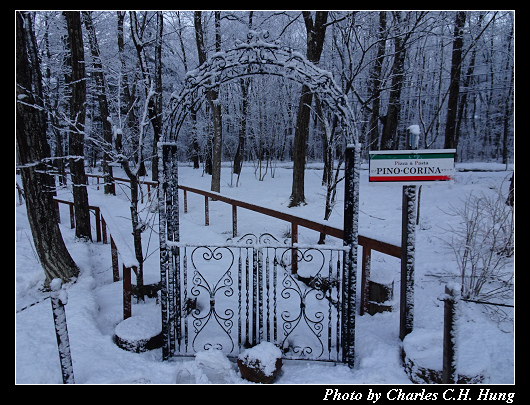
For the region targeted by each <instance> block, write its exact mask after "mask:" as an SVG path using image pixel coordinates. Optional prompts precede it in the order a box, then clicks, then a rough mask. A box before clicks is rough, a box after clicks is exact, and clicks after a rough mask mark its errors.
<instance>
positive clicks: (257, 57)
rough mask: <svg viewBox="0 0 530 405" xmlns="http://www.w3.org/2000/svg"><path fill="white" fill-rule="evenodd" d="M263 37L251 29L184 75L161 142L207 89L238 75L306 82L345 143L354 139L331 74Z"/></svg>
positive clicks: (172, 133) (345, 103)
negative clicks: (343, 135) (334, 119)
mask: <svg viewBox="0 0 530 405" xmlns="http://www.w3.org/2000/svg"><path fill="white" fill-rule="evenodd" d="M267 38H268V33H267V32H266V31H262V32H256V31H251V32H250V33H249V35H248V39H249V42H241V41H238V42H237V43H236V46H235V47H234V48H232V49H230V50H228V51H225V52H216V53H214V54H213V55H212V56H211V57H210V58H209V59H208V61H206V62H205V63H204V64H202V65H201V66H200V67H198V68H197V69H195V70H192V71H190V72H188V73H187V74H186V79H185V84H184V88H183V89H182V90H181V91H180V93H178V94H177V93H174V94H173V95H172V96H171V100H170V112H169V114H168V118H167V120H166V126H165V129H166V130H165V141H174V140H176V139H177V137H178V134H179V132H180V129H181V127H182V124H183V122H184V120H185V118H186V116H187V115H188V113H189V112H190V111H192V110H197V109H198V108H199V106H200V105H201V104H202V102H203V101H204V99H205V98H206V93H207V92H208V91H209V90H211V89H214V88H217V87H219V86H220V85H221V84H223V83H227V82H230V81H233V80H236V79H238V78H242V77H247V76H252V75H270V76H280V77H284V78H286V79H289V80H293V81H295V82H298V83H300V84H305V85H307V86H308V87H309V89H310V90H311V92H313V93H314V94H317V96H318V97H319V99H320V101H322V102H323V103H324V104H325V105H326V106H328V107H329V108H330V110H331V111H333V112H334V113H335V114H336V115H337V117H338V118H339V120H340V122H341V123H342V125H343V127H344V128H345V130H346V131H345V132H346V136H347V140H348V143H357V142H358V137H357V135H356V132H355V125H354V116H353V113H352V110H351V108H350V106H349V104H348V100H347V98H346V96H345V95H344V94H343V93H342V91H341V90H340V89H339V88H338V87H337V85H336V84H335V82H334V80H333V76H332V74H331V73H330V72H328V71H326V70H323V69H320V68H318V67H317V66H315V65H314V64H313V63H311V62H310V61H309V60H307V58H306V57H305V56H304V55H302V54H301V53H299V52H295V51H293V50H292V49H289V48H286V47H282V46H281V45H279V44H278V43H270V42H266V39H267Z"/></svg>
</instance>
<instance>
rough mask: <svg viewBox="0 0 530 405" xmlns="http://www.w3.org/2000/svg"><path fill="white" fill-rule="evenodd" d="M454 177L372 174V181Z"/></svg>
mask: <svg viewBox="0 0 530 405" xmlns="http://www.w3.org/2000/svg"><path fill="white" fill-rule="evenodd" d="M452 179H453V178H452V177H451V176H370V181H436V180H452Z"/></svg>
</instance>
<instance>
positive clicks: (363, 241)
mask: <svg viewBox="0 0 530 405" xmlns="http://www.w3.org/2000/svg"><path fill="white" fill-rule="evenodd" d="M86 177H87V183H88V178H95V179H96V185H98V189H99V184H102V183H100V179H102V180H103V179H104V176H102V175H97V174H87V175H86ZM114 181H120V182H125V183H129V182H130V181H129V179H124V178H119V177H114ZM139 184H140V185H142V184H145V185H146V186H147V193H148V198H149V199H151V197H152V195H151V191H152V189H153V188H154V187H156V186H157V185H158V182H155V181H149V180H144V181H141V182H139ZM179 188H180V189H181V190H182V191H183V192H184V213H187V212H188V192H189V193H194V194H198V195H202V196H204V225H205V226H209V225H210V209H209V201H210V199H211V200H216V201H221V202H224V203H226V204H229V205H231V207H232V236H233V237H236V236H237V209H238V207H239V208H244V209H247V210H250V211H254V212H258V213H260V214H263V215H267V216H270V217H273V218H277V219H281V220H283V221H286V222H289V223H290V224H291V244H292V245H295V244H297V243H298V227H304V228H307V229H311V230H314V231H316V232H320V233H323V234H325V235H328V236H332V237H335V238H338V239H341V240H342V239H343V238H344V232H343V230H342V229H340V228H337V227H333V226H330V225H329V224H326V223H323V222H319V221H314V220H310V219H307V218H301V217H297V216H295V215H292V214H289V213H287V212H282V211H278V210H274V209H271V208H267V207H262V206H259V205H256V204H252V203H249V202H246V201H242V200H236V199H234V198H231V197H228V196H225V195H223V194H220V193H216V192H213V191H206V190H200V189H197V188H193V187H188V186H184V185H179ZM91 208H92V209H96V208H97V207H91ZM72 210H73V208H71V211H70V212H71V215H70V218H72V212H73V211H72ZM99 215H101V213H100V214H99ZM71 221H72V219H71ZM97 221H98V214H96V223H97ZM96 227H98V226H97V225H96ZM98 241H100V239H98ZM358 242H359V245H361V246H362V247H363V251H362V263H361V265H362V275H361V308H360V314H361V315H363V314H364V313H366V312H367V311H368V308H369V296H370V294H369V291H370V268H371V261H372V251H376V252H380V253H383V254H385V255H389V256H392V257H395V258H398V259H401V258H402V253H403V252H402V249H401V246H397V245H393V244H391V243H387V242H383V241H380V240H377V239H372V238H369V237H366V236H362V235H359V241H358ZM104 243H105V242H104ZM125 245H126V244H125ZM111 246H112V239H111ZM293 254H296V249H293ZM293 263H297V261H296V260H293ZM116 267H117V264H116ZM131 268H133V269H137V267H136V268H135V267H134V266H131V267H129V268H128V272H129V274H130V269H131ZM113 269H114V264H113ZM296 270H297V268H296V265H294V266H293V272H296ZM135 271H136V270H135ZM124 277H125V276H124Z"/></svg>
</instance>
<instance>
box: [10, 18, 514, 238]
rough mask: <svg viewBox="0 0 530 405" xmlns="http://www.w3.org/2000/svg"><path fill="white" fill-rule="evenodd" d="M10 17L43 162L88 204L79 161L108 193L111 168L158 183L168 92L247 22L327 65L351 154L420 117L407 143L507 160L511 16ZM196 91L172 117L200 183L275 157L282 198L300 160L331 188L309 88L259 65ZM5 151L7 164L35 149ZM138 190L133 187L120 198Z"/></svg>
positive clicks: (296, 187)
mask: <svg viewBox="0 0 530 405" xmlns="http://www.w3.org/2000/svg"><path fill="white" fill-rule="evenodd" d="M17 16H18V18H21V20H20V21H21V23H22V22H25V25H24V24H22V25H21V26H20V29H21V30H22V31H23V32H24V35H25V36H26V37H27V38H28V41H26V42H25V43H24V44H25V45H24V44H21V46H22V45H24V46H25V47H26V48H25V52H26V53H27V55H19V53H20V52H21V51H19V49H18V48H17V69H18V68H19V63H18V58H19V57H20V58H25V60H26V61H28V62H29V63H30V66H31V67H32V71H31V72H27V73H28V74H30V76H31V77H29V76H28V77H27V78H26V81H28V80H30V81H31V83H32V97H34V98H36V103H37V104H38V109H39V111H40V112H39V114H40V116H39V119H40V120H43V119H45V120H46V123H47V125H46V126H41V128H43V130H44V131H45V137H46V141H47V147H48V149H49V155H50V156H42V157H41V159H47V158H48V157H49V162H50V163H51V165H49V166H48V167H49V169H50V170H53V171H56V172H58V173H59V174H62V175H64V173H65V172H66V171H69V172H71V173H72V181H73V182H74V184H76V185H77V187H74V190H76V192H75V193H74V199H75V200H76V201H77V202H76V205H77V204H79V206H81V207H82V206H87V205H88V203H87V202H86V190H85V188H84V187H83V178H84V170H85V169H86V170H88V171H91V170H100V171H102V172H103V174H104V175H105V176H107V181H106V185H105V192H106V193H110V194H113V193H114V189H113V184H112V182H111V181H110V179H111V176H112V168H113V166H114V167H115V166H120V167H122V168H123V169H124V171H125V172H126V174H127V175H128V176H129V178H130V180H131V184H133V185H134V184H135V183H137V182H138V180H139V178H140V177H141V176H144V175H146V174H148V175H149V176H150V177H152V178H153V179H154V180H156V179H157V175H158V173H157V156H158V155H157V149H156V143H157V141H158V140H159V139H160V137H161V135H162V134H163V131H164V125H165V124H166V121H165V118H166V114H167V109H168V108H167V104H168V101H169V99H170V97H171V95H172V94H178V92H179V91H180V90H181V88H182V86H183V84H184V79H185V77H186V73H187V72H189V71H191V70H193V69H196V68H197V67H198V66H199V65H200V64H202V63H204V62H205V61H206V60H208V58H210V57H212V56H213V55H215V54H216V53H218V52H222V51H225V50H228V49H230V48H232V47H233V46H234V45H235V43H236V42H237V41H240V42H241V43H244V42H246V41H249V40H250V38H251V37H252V35H253V34H252V33H253V32H265V31H266V32H267V34H266V35H263V38H266V40H267V41H268V42H277V43H278V44H281V45H282V46H285V47H289V48H291V49H292V50H294V51H296V52H299V53H300V54H302V55H304V56H305V57H307V59H308V60H310V61H311V62H312V63H314V64H316V65H317V66H318V67H319V68H321V69H324V70H327V71H329V72H331V73H332V75H333V78H334V81H335V83H336V84H337V86H338V87H339V88H341V89H342V92H343V93H344V94H345V95H346V96H347V98H348V102H349V104H350V106H351V107H352V109H353V111H354V113H355V116H356V130H357V132H358V134H359V137H360V140H361V143H362V145H363V150H362V156H363V157H364V158H366V157H367V153H368V151H369V150H379V149H405V148H406V145H405V139H406V133H407V128H408V127H409V126H411V125H418V126H419V128H420V141H419V148H420V149H423V148H426V149H428V148H431V149H433V148H444V147H445V148H456V149H457V161H494V162H502V163H508V162H510V161H511V160H512V159H513V156H514V147H513V145H514V58H515V51H514V32H515V31H514V24H515V13H514V12H513V11H458V12H455V11H329V12H327V11H319V12H309V11H307V12H306V11H303V12H302V11H259V12H258V11H234V12H232V11H211V12H210V11H202V12H200V11H196V12H193V11H164V12H161V11H157V12H155V11H148V12H146V11H130V12H123V11H90V12H84V11H83V12H60V11H39V12H24V13H17ZM22 31H21V32H22ZM18 35H19V32H18V31H17V36H18ZM31 38H34V43H32V41H31ZM20 66H22V65H20ZM37 70H38V72H37ZM37 73H38V74H37ZM17 83H18V75H17ZM20 86H21V85H20V83H19V87H20ZM17 90H20V91H27V90H28V89H22V88H20V89H17ZM19 100H20V99H19ZM206 100H207V102H206V103H203V104H202V105H196V106H194V107H193V108H192V110H191V113H190V115H189V118H188V120H187V121H186V122H185V123H184V127H183V128H182V130H181V131H180V135H179V138H178V146H179V152H178V153H179V159H180V160H181V161H182V162H185V161H189V162H191V163H192V164H193V166H194V167H195V168H197V169H201V168H202V170H204V172H205V173H207V174H210V175H212V183H211V188H212V190H214V191H220V170H221V162H222V161H224V162H230V167H231V170H232V173H233V175H234V176H236V179H239V176H240V175H241V173H242V167H243V165H244V164H245V162H252V163H251V164H250V163H248V165H249V166H250V167H252V165H253V168H254V169H255V170H249V175H252V173H253V172H254V173H255V174H256V176H259V177H260V179H262V178H263V177H264V176H265V175H266V174H267V173H270V174H271V175H273V174H274V171H273V170H271V168H272V167H274V165H276V164H277V162H278V161H284V162H291V161H292V162H293V163H292V164H293V186H292V194H291V201H290V206H296V205H299V204H303V203H304V202H305V196H304V170H305V166H306V163H307V162H311V161H313V162H323V163H324V165H325V170H324V176H323V179H322V182H323V185H326V184H327V185H328V194H329V193H331V192H332V190H333V188H334V187H333V184H334V183H333V182H334V181H335V182H336V181H337V176H334V175H333V168H335V167H336V162H339V163H340V162H341V159H342V153H343V151H344V147H345V143H346V140H345V137H344V136H343V134H342V133H341V130H340V126H338V125H337V122H336V120H335V121H333V120H332V119H330V116H329V114H328V112H327V111H326V110H325V108H323V106H322V105H321V103H320V101H319V100H318V97H313V94H312V93H311V91H310V90H309V88H308V87H307V86H305V85H302V86H301V85H299V84H298V83H296V82H293V81H290V80H287V79H286V78H285V77H278V76H259V75H256V76H252V77H247V78H244V79H239V80H234V81H232V82H230V83H227V84H225V85H223V86H220V87H218V88H212V89H211V90H210V91H209V92H208V94H207V97H206ZM23 108H24V105H22V106H21V109H20V111H21V113H22V110H23ZM17 117H18V115H17ZM17 125H18V123H17ZM17 130H18V127H17ZM17 136H18V134H17ZM17 140H18V138H17ZM19 149H20V146H19ZM19 152H20V153H22V152H23V150H19ZM20 153H19V154H20ZM83 158H84V159H83ZM18 159H19V160H18V164H19V165H20V164H23V162H28V161H29V162H31V161H32V159H33V158H31V157H29V156H22V155H20V156H19V157H18ZM96 167H97V169H93V168H96ZM61 181H63V182H64V181H66V178H65V177H64V176H63V177H61ZM237 183H238V182H237V180H236V182H235V184H236V185H237ZM135 194H137V191H136V192H135V191H134V187H132V188H131V200H132V201H134V200H135V199H136V200H137V196H136V197H135ZM83 211H85V213H84V215H86V216H87V217H88V208H87V209H86V210H81V209H80V210H79V213H78V210H76V215H80V216H81V215H83ZM131 211H134V208H133V207H132V206H131ZM133 217H134V212H133ZM78 221H79V223H80V224H82V223H87V222H88V221H89V219H88V218H87V220H86V221H84V220H83V218H81V217H80V218H79V219H78ZM138 226H140V225H139V224H138ZM77 231H78V233H79V235H78V237H80V238H86V239H89V238H90V237H91V235H90V229H89V227H88V228H87V230H86V231H85V232H84V231H83V227H80V228H79V229H78V230H77Z"/></svg>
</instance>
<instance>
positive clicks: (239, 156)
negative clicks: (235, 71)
mask: <svg viewBox="0 0 530 405" xmlns="http://www.w3.org/2000/svg"><path fill="white" fill-rule="evenodd" d="M253 15H254V12H253V11H249V12H248V30H249V32H250V31H251V30H252V17H253ZM249 42H250V38H249V39H248V40H247V43H249ZM239 84H240V86H241V94H242V99H241V119H240V121H239V141H238V144H237V150H236V155H235V156H234V169H233V170H234V173H235V174H237V175H238V176H240V175H241V168H242V166H243V159H244V156H245V141H246V139H247V114H248V87H249V80H248V79H246V78H241V79H240V80H239ZM238 179H239V177H238ZM236 185H237V183H236Z"/></svg>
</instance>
